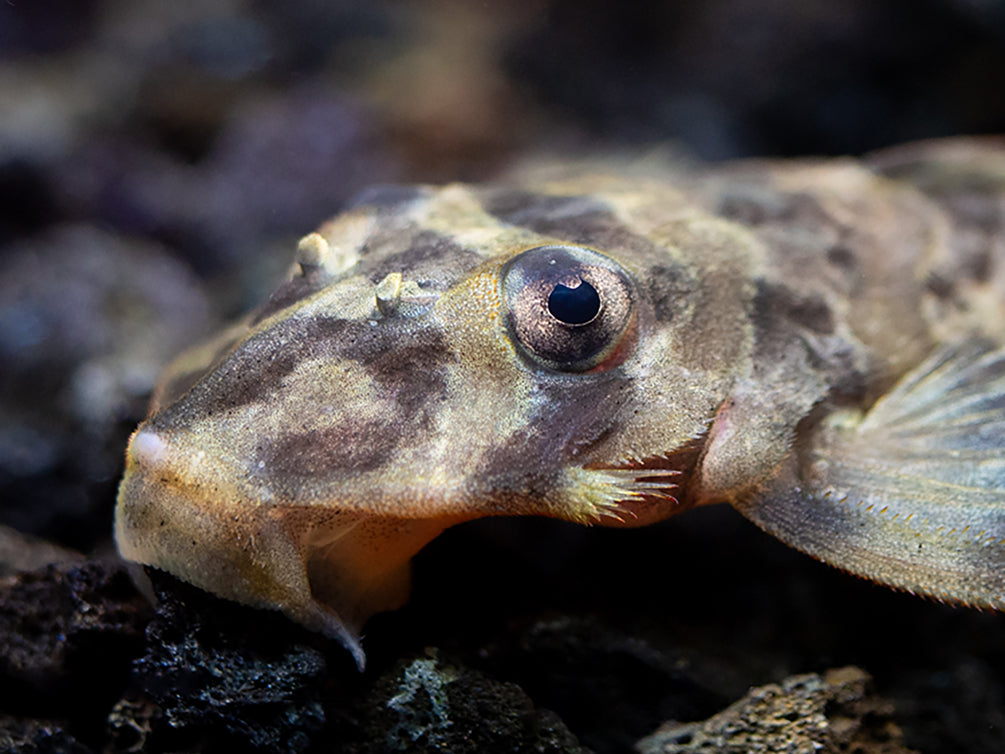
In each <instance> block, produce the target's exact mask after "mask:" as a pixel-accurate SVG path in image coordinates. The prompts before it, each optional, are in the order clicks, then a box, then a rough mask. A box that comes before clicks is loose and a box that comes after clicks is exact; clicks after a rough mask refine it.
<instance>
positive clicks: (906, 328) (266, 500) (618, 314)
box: [116, 142, 1005, 665]
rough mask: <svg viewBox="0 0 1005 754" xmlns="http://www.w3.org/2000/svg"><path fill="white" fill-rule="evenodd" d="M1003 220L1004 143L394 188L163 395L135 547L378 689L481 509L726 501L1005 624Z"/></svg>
mask: <svg viewBox="0 0 1005 754" xmlns="http://www.w3.org/2000/svg"><path fill="white" fill-rule="evenodd" d="M884 174H890V175H896V176H897V177H898V178H899V179H900V180H896V181H895V180H891V179H890V178H888V177H886V175H884ZM1003 224H1005V151H1003V149H1002V147H1001V144H1000V143H996V142H984V143H980V142H950V143H941V144H934V145H927V146H915V147H911V148H907V149H905V150H902V151H900V152H890V153H886V154H884V155H880V156H878V157H876V158H875V159H874V160H872V162H871V163H860V162H856V161H853V160H831V161H797V162H749V163H738V164H726V165H724V166H719V167H712V168H701V169H695V168H689V169H683V168H680V169H675V170H668V171H667V172H666V174H665V175H664V176H662V177H661V179H651V178H641V177H637V176H635V177H623V176H621V177H619V176H617V175H610V174H591V173H587V172H583V170H582V169H580V170H578V171H569V172H568V174H567V176H562V175H561V174H560V171H559V173H558V174H555V175H553V177H552V178H551V179H538V180H533V181H519V180H517V181H513V182H508V183H505V184H502V183H501V184H498V185H488V186H466V185H449V186H444V187H440V188H437V187H428V186H423V187H406V188H400V187H399V188H393V189H383V190H377V191H374V192H372V193H370V194H369V195H366V196H364V197H362V198H361V199H360V201H359V203H358V205H357V206H355V207H354V208H353V209H351V210H349V211H348V212H346V213H345V214H343V215H341V216H339V217H337V218H335V219H334V220H333V221H331V222H330V223H328V224H327V225H325V226H324V227H322V228H321V229H320V230H319V232H318V233H316V234H311V235H310V236H308V237H307V238H305V239H304V240H303V241H302V242H301V244H300V247H299V250H298V264H297V265H296V266H295V267H294V269H293V270H292V272H291V274H290V277H289V279H288V280H287V281H286V282H285V283H284V284H283V285H282V286H281V287H280V289H279V290H278V291H277V292H276V293H275V294H274V295H273V296H272V297H271V298H270V300H269V301H268V302H266V303H265V304H264V305H263V306H262V308H260V309H259V310H258V311H257V312H254V313H253V314H252V315H250V316H249V318H248V319H247V320H246V321H245V322H243V323H240V324H238V325H236V326H234V327H233V328H231V329H230V330H228V331H227V332H226V333H224V334H222V335H221V336H220V337H218V338H217V339H216V340H215V341H213V342H211V343H209V344H207V345H205V346H203V347H200V348H199V349H196V350H194V351H192V352H190V353H188V354H185V355H183V356H182V357H180V358H179V360H177V361H176V362H175V363H174V364H173V365H172V366H171V367H169V368H168V370H167V372H166V374H165V375H164V378H163V380H162V383H161V385H160V387H159V389H158V392H157V395H156V396H155V399H154V402H153V405H152V407H151V412H150V416H149V417H148V419H147V420H146V421H145V422H144V423H143V424H142V425H141V426H140V428H139V430H137V433H136V434H135V435H134V437H133V439H132V442H131V445H130V450H129V453H128V468H127V471H126V476H125V479H124V480H123V482H122V487H121V491H120V495H119V503H118V508H117V511H116V538H117V541H118V545H119V549H120V551H121V552H122V554H123V556H124V557H125V558H127V559H129V560H134V561H137V562H140V563H145V564H148V565H152V566H155V567H157V568H162V569H164V570H167V571H169V572H171V573H173V574H175V575H176V576H178V577H180V578H182V579H184V580H186V581H190V582H192V583H194V584H196V585H198V586H201V587H203V588H204V589H207V590H209V591H211V592H214V593H216V594H218V595H221V596H224V597H227V598H230V599H234V600H237V601H240V602H243V603H247V604H251V605H257V606H261V607H271V608H277V609H280V610H283V611H284V612H286V613H287V614H288V615H289V616H290V617H292V618H293V619H294V620H297V621H299V622H301V623H303V624H305V625H307V626H309V627H312V628H315V629H319V630H322V631H325V632H326V633H328V634H329V635H332V636H335V637H337V638H339V639H340V640H341V641H342V642H343V643H344V644H345V646H346V647H347V648H348V649H349V650H350V651H351V652H353V654H354V656H355V657H356V659H357V661H358V662H359V663H360V665H362V662H363V653H362V650H361V648H360V645H359V642H358V638H357V637H358V635H359V631H360V629H361V627H362V624H363V622H364V621H365V620H366V619H367V618H368V617H369V616H371V615H372V614H373V613H375V612H377V611H380V610H386V609H390V608H393V607H396V606H398V605H400V604H402V602H403V601H404V600H405V599H406V598H407V593H408V588H409V570H408V568H409V561H410V559H411V557H412V556H413V555H414V554H415V553H416V552H417V551H418V550H419V549H421V548H422V547H423V546H424V545H425V544H426V543H427V542H428V541H429V540H431V539H432V538H434V537H435V536H437V535H438V534H439V533H440V532H441V531H442V530H443V529H444V528H446V527H448V526H452V525H454V524H456V523H459V522H462V521H466V520H470V519H474V518H479V517H485V516H497V515H507V516H511V515H543V516H551V517H556V518H562V519H566V520H570V521H577V522H581V523H601V524H605V525H617V526H637V525H644V524H648V523H651V522H654V521H658V520H661V519H664V518H666V517H668V516H670V515H673V514H675V513H677V512H680V511H684V510H687V509H689V508H691V507H694V506H697V505H705V504H709V503H717V502H729V503H731V504H733V505H734V506H735V507H737V508H738V509H739V510H740V511H742V512H743V513H744V514H745V515H747V516H748V517H749V518H751V519H753V520H754V521H755V522H757V523H758V524H760V525H761V526H762V527H764V528H765V529H766V530H768V531H769V532H772V533H773V534H775V535H776V536H778V537H779V538H781V539H783V540H784V541H786V542H788V543H789V544H791V545H793V546H795V547H798V548H800V549H803V550H805V551H807V552H809V553H810V554H812V555H815V556H817V557H820V558H822V559H824V560H827V561H828V562H831V563H833V564H834V565H837V566H839V567H841V568H844V569H847V570H849V571H852V572H855V573H858V574H862V575H865V576H868V577H870V578H873V579H875V580H877V581H880V582H884V583H887V584H890V585H892V586H894V587H898V588H902V589H908V590H912V591H917V592H922V593H926V594H929V595H931V596H934V597H936V598H939V599H946V600H954V601H960V602H964V603H967V604H972V605H982V606H990V607H995V608H1001V607H1003V606H1005V460H1003V458H1005V453H1003V447H1005V353H1003V351H1002V345H1003V343H1005V251H1003V241H1002V239H1003V238H1005V234H1003V230H1002V227H1003ZM541 247H545V248H544V249H543V250H541ZM555 291H558V293H555V296H556V298H554V299H553V298H552V297H551V295H550V294H552V293H554V292H555ZM594 291H595V293H594ZM562 295H564V296H567V297H568V298H567V299H561V296H562ZM560 299H561V300H560ZM562 301H567V302H571V303H566V304H564V306H565V307H566V308H563V303H562Z"/></svg>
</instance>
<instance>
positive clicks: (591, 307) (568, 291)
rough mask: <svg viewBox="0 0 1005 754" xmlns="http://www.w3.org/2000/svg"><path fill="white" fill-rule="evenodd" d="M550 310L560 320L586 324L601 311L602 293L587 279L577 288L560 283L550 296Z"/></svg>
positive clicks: (570, 323)
mask: <svg viewBox="0 0 1005 754" xmlns="http://www.w3.org/2000/svg"><path fill="white" fill-rule="evenodd" d="M548 311H549V312H551V316H553V317H554V318H555V319H557V320H558V321H559V322H564V323H565V324H567V325H585V324H586V323H587V322H589V321H590V320H592V319H593V318H594V317H596V316H597V313H598V312H599V311H600V295H599V294H598V293H597V289H596V288H594V287H593V286H592V285H590V284H589V283H587V282H586V281H585V280H581V281H580V282H579V285H577V286H576V287H575V288H570V287H569V286H567V285H562V284H561V283H559V284H558V285H556V286H555V288H554V290H552V292H551V295H550V296H548Z"/></svg>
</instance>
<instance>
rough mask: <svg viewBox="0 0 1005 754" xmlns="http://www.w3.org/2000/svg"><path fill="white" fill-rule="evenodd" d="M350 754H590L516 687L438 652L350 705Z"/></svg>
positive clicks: (403, 666) (400, 668)
mask: <svg viewBox="0 0 1005 754" xmlns="http://www.w3.org/2000/svg"><path fill="white" fill-rule="evenodd" d="M353 706H354V707H355V708H356V715H357V716H358V720H359V727H358V729H357V730H356V731H354V732H352V733H349V734H347V735H346V736H345V739H349V741H350V743H347V742H346V740H345V739H343V745H344V746H345V749H344V750H345V751H347V752H351V753H352V754H378V752H380V753H382V752H411V753H412V754H424V753H426V752H430V753H431V752H440V751H449V752H454V753H455V754H466V753H468V752H470V753H472V754H474V753H475V752H477V753H479V754H482V753H486V754H491V753H492V752H514V753H516V752H539V753H541V754H545V753H547V754H566V753H568V754H587V753H588V751H589V750H588V749H584V748H583V747H581V746H580V745H579V743H578V741H577V740H576V737H575V736H574V735H573V734H572V733H570V732H569V730H568V728H566V727H565V724H564V723H563V722H562V721H561V720H560V719H559V718H558V716H557V715H555V714H554V713H553V712H550V711H548V710H541V709H536V708H535V706H534V703H533V702H532V701H531V699H530V698H529V697H528V696H527V695H526V694H525V693H524V692H523V691H522V690H521V689H520V687H519V686H517V685H516V684H513V683H504V682H500V681H497V680H493V679H491V678H489V677H487V676H485V675H482V674H481V673H479V672H477V671H475V670H472V669H470V668H465V667H463V666H460V665H453V664H450V663H448V662H445V661H442V660H440V659H439V658H438V656H437V655H436V653H435V652H433V653H431V654H430V655H429V656H427V657H421V658H416V659H413V660H410V661H402V662H399V663H398V664H397V665H396V666H395V667H394V668H393V669H392V670H390V671H389V672H387V673H385V674H384V675H382V676H381V677H380V678H379V679H378V680H377V682H376V683H375V684H374V685H373V687H372V688H371V690H370V692H369V694H368V695H367V696H366V697H365V698H364V699H362V700H357V701H356V702H355V703H354V705H353Z"/></svg>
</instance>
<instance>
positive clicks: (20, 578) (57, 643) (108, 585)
mask: <svg viewBox="0 0 1005 754" xmlns="http://www.w3.org/2000/svg"><path fill="white" fill-rule="evenodd" d="M149 611H150V607H149V605H148V603H147V602H146V601H145V600H144V599H143V598H142V597H141V596H140V595H139V594H138V592H137V591H136V589H135V587H134V586H133V583H132V581H131V580H130V578H129V576H128V575H127V574H126V572H125V570H124V569H123V567H122V566H121V565H118V564H112V563H104V562H99V561H89V562H86V563H83V564H80V565H76V564H63V565H50V566H46V567H45V568H43V569H41V570H38V571H31V572H28V573H19V574H16V575H14V576H8V577H7V578H5V579H3V580H2V581H0V707H2V708H3V709H5V710H8V711H12V710H24V711H31V710H38V711H39V712H40V713H41V714H43V715H45V716H50V715H60V716H72V717H73V718H74V719H81V718H87V717H88V716H90V715H93V714H95V712H96V711H97V710H100V709H101V708H102V707H104V706H105V705H109V706H110V705H111V703H112V701H113V700H114V699H115V698H117V697H118V696H119V695H120V694H121V693H122V689H123V688H124V687H125V684H126V679H127V674H128V669H129V662H130V660H131V659H132V657H133V656H134V655H135V654H137V653H138V651H139V648H140V646H141V642H142V635H143V634H142V631H143V625H144V623H145V621H146V618H147V616H148V614H149ZM102 717H103V715H102ZM92 722H93V721H92Z"/></svg>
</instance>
